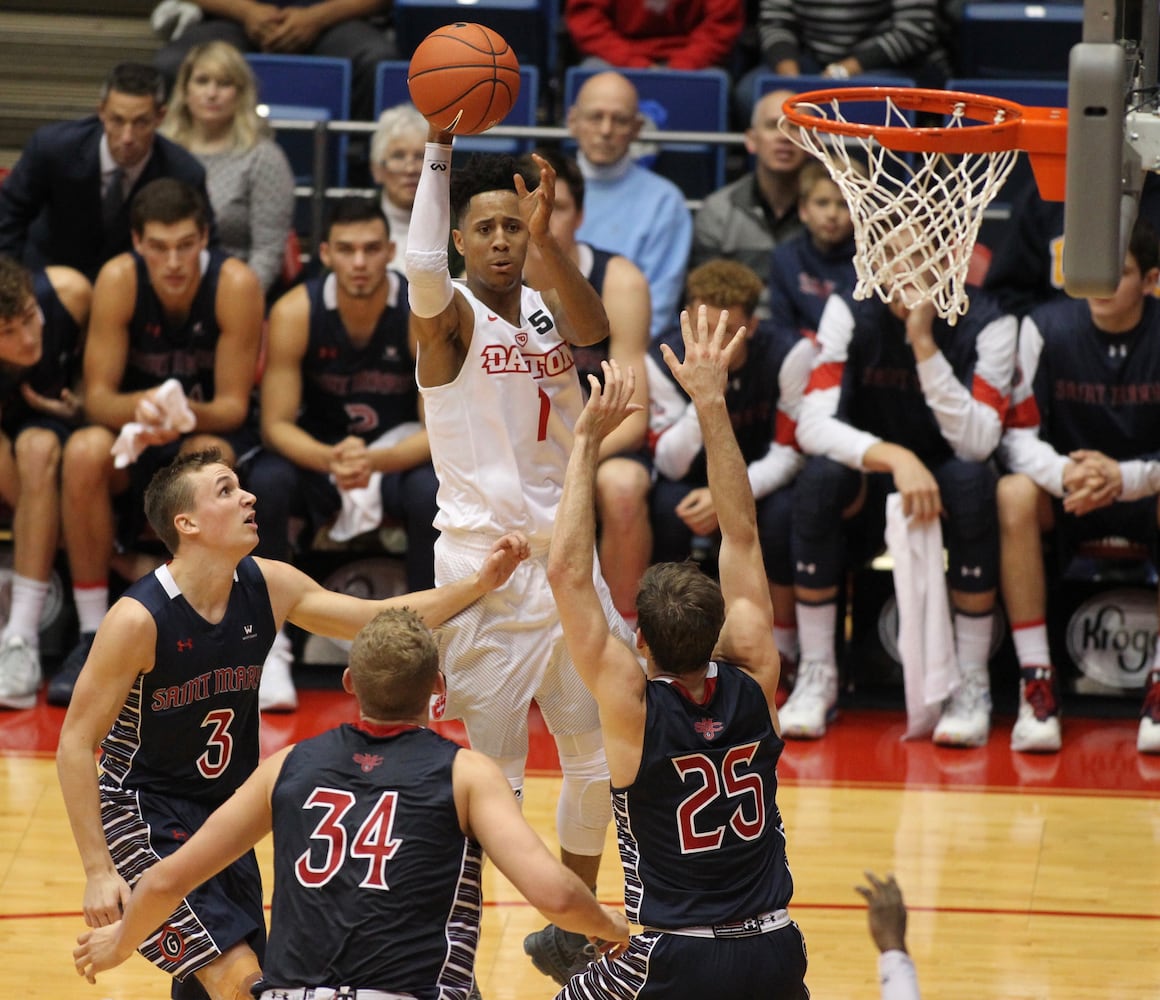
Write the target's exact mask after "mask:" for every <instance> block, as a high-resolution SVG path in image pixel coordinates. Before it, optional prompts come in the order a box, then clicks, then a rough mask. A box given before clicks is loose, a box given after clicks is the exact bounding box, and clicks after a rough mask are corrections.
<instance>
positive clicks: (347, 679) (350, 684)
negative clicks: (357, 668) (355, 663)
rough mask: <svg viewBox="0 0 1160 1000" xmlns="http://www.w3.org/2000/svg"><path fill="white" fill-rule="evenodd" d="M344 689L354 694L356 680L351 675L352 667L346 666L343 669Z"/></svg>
mask: <svg viewBox="0 0 1160 1000" xmlns="http://www.w3.org/2000/svg"><path fill="white" fill-rule="evenodd" d="M342 689H343V690H344V691H345V692H346V693H347V694H354V681H353V680H352V679H351V676H350V667H346V668H345V669H344V670H343V671H342Z"/></svg>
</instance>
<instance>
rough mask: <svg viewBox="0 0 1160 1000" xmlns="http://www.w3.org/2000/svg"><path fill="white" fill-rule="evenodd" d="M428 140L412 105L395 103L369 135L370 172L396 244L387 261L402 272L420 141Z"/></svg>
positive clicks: (420, 165) (420, 158) (423, 121)
mask: <svg viewBox="0 0 1160 1000" xmlns="http://www.w3.org/2000/svg"><path fill="white" fill-rule="evenodd" d="M426 141H427V119H426V118H424V117H423V116H422V115H421V114H419V112H418V111H416V110H415V107H414V105H411V104H397V105H395V106H394V107H393V108H387V110H386V111H384V112H383V113H382V114H381V115H379V127H378V128H377V129H375V134H374V135H373V136H372V137H371V174H372V175H373V176H374V179H375V183H376V184H379V185H381V186H382V189H383V193H382V207H383V215H385V216H386V218H387V226H388V228H389V229H390V232H391V242H392V243H394V244H395V255H394V257H392V258H391V263H390V264H389V265H388V266H389V267H391V268H393V269H394V270H396V271H398V272H399V273H400V274H402V273H403V269H404V264H403V262H404V260H405V259H406V254H407V232H408V230H410V228H411V209H412V208H413V207H414V204H415V192H416V191H417V190H418V188H419V174H420V173H422V171H423V144H424V143H425V142H426Z"/></svg>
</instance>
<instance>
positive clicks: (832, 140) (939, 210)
mask: <svg viewBox="0 0 1160 1000" xmlns="http://www.w3.org/2000/svg"><path fill="white" fill-rule="evenodd" d="M867 104H869V105H875V104H876V105H878V106H879V107H878V108H877V109H875V108H873V107H871V108H869V109H867V108H866V107H864V105H867ZM855 105H857V106H858V107H853V106H855ZM783 111H784V115H783V117H782V119H781V122H780V128H781V130H782V132H783V133H784V134H785V135H786V136H787V137H788V138H790V139H791V140H793V142H795V143H796V144H797V145H799V146H801V147H802V148H803V149H804V150H806V151H807V152H808V153H811V154H813V155H814V156H816V157H818V158H819V159H820V160H821V161H822V162H823V163H824V164H825V165H826V168H827V169H828V170H829V173H830V177H831V178H832V179H833V181H834V183H835V184H836V185H837V186H838V187H839V188H840V189H841V191H842V194H843V195H844V196H845V198H846V204H847V205H848V206H849V208H850V217H851V219H852V220H853V223H854V243H855V246H856V250H855V253H854V269H855V272H856V274H857V278H858V281H857V285H856V286H855V288H854V295H855V297H857V298H868V297H869V296H870V295H871V294H877V295H878V297H879V298H881V299H882V300H883V301H884V302H888V301H890V299H891V297H892V296H893V295H895V294H898V295H900V296H901V297H902V300H903V302H904V303H905V304H906V305H907V306H908V307H910V308H913V307H914V306H916V305H918V304H919V303H921V302H926V301H929V302H931V303H933V305H934V308H935V311H936V312H937V313H938V315H939V316H941V317H943V319H945V320H947V321H948V322H950V323H952V324H953V323H954V322H955V321H956V320H957V319H958V317H959V316H961V315H963V314H964V313H965V312H966V311H967V284H966V278H967V271H968V268H969V267H970V263H971V253H972V251H973V250H974V247H975V241H976V240H977V239H978V236H979V227H980V226H981V225H982V223H983V213H984V211H985V210H986V208H987V206H988V205H989V204H990V203H991V200H992V199H993V198H994V197H995V195H996V193H998V191H999V188H1001V187H1002V186H1003V182H1004V181H1005V180H1006V179H1007V175H1008V174H1010V172H1011V168H1012V167H1013V166H1014V165H1015V158H1016V157H1017V156H1018V152H1019V150H1021V149H1022V150H1025V151H1027V152H1028V153H1029V154H1030V156H1031V165H1032V170H1033V171H1034V173H1035V180H1036V183H1037V184H1038V185H1039V190H1040V193H1041V194H1042V195H1043V197H1044V198H1045V199H1047V200H1050V201H1061V200H1062V199H1063V181H1064V171H1065V160H1066V147H1067V111H1066V110H1065V109H1062V108H1029V107H1025V106H1024V105H1022V104H1018V103H1016V102H1014V101H1008V100H1003V99H1001V98H997V97H986V96H983V95H980V94H967V93H961V92H959V91H952V90H924V89H921V88H910V87H841V88H836V89H834V90H814V91H809V92H808V93H804V94H797V95H796V96H794V97H791V98H789V99H788V100H786V102H785V105H784V107H783ZM866 111H869V112H870V114H868V115H866V117H868V118H871V119H872V120H874V121H875V124H862V123H861V122H859V121H850V120H849V119H850V118H851V117H854V116H855V112H856V113H857V117H863V114H864V113H865V112H866ZM908 113H909V114H908ZM916 114H922V115H926V116H930V115H941V116H943V119H944V121H945V124H944V125H943V126H940V127H926V126H921V125H917V124H915V119H914V115H916ZM879 119H880V120H881V122H880V124H879V123H878V120H879ZM972 122H973V123H976V124H971V123H972ZM852 154H853V155H852ZM859 155H860V156H861V157H862V158H864V160H865V164H864V166H865V171H863V170H862V169H860V168H859V163H858V157H859Z"/></svg>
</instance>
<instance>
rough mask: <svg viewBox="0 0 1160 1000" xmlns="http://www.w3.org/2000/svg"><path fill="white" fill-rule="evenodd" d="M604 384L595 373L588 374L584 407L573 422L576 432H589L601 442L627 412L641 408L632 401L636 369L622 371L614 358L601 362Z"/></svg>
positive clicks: (617, 425)
mask: <svg viewBox="0 0 1160 1000" xmlns="http://www.w3.org/2000/svg"><path fill="white" fill-rule="evenodd" d="M600 367H601V369H602V370H603V372H604V385H603V386H602V385H601V384H600V379H598V378H597V377H596V376H595V375H589V376H588V385H589V387H590V389H591V390H592V394H591V395H590V396H589V397H588V402H587V403H586V404H585V405H584V410H583V412H582V413H581V414H580V417H579V418H578V419H577V421H576V428H575V433H576V434H578V435H579V434H591V435H592V436H593V437H594V438H595V439H596V440H597V441H601V440H603V439H604V438H606V437H607V436H608V435H609V434H611V433H612V432H613V431H614V430H616V428H617V427H619V426H620V425H621V423H622V422H623V421H624V418H625V417H627V416H628V415H629V414H630V413H637V412H639V411H640V410H643V409H644V407H643V406H641V405H640V403H634V402H633V401H632V394H633V391H634V390H635V389H636V372H635V371H634V370H633V369H632V368H627V369H624V370H622V369H621V367H620V365H619V364H618V363H617V362H616V361H602V362H600Z"/></svg>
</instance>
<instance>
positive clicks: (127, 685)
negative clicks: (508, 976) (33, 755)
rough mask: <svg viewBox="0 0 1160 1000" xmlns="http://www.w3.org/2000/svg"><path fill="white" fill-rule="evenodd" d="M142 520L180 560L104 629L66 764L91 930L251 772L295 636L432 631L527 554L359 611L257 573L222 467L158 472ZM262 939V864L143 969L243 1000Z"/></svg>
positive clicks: (247, 500) (286, 578) (224, 883)
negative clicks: (273, 669) (281, 653)
mask: <svg viewBox="0 0 1160 1000" xmlns="http://www.w3.org/2000/svg"><path fill="white" fill-rule="evenodd" d="M145 505H146V511H147V513H148V515H149V520H150V523H151V524H152V525H153V527H154V529H155V530H156V531H157V534H158V535H159V537H161V539H162V540H163V541H164V542H165V544H166V546H167V547H168V548H169V550H170V551H171V552H172V553H173V559H172V561H170V562H169V563H167V564H166V565H164V566H161V567H159V568H158V569H157V570H155V571H154V572H153V573H150V574H149V575H147V576H145V577H143V578H142V579H141V580H139V581H138V582H137V583H135V584H133V585H132V586H131V587H130V588H129V590H128V591H126V593H125V595H124V596H123V597H122V598H121V599H120V600H119V601H117V603H116V604H115V605H114V606H113V607H112V608H111V609H110V610H109V613H108V614H107V615H106V616H105V619H104V621H103V622H102V623H101V626H100V628H99V629H98V630H97V634H96V638H95V640H94V642H93V646H92V650H91V651H90V653H89V656H88V659H87V660H86V662H85V665H84V668H83V669H82V670H81V674H80V677H79V678H78V679H77V684H76V697H75V698H74V699H73V700H72V702H71V704H70V706H69V711H68V714H67V715H66V717H65V720H64V726H63V727H62V729H61V736H60V745H59V747H58V749H57V771H58V775H59V779H60V785H61V791H62V792H63V793H64V800H65V806H66V809H67V811H68V816H69V823H70V825H71V827H72V832H73V837H74V838H75V840H76V844H77V847H78V849H79V851H80V855H81V861H82V863H83V865H84V869H85V875H86V880H87V881H86V885H85V897H84V914H85V922H86V923H88V924H89V926H91V927H100V926H103V925H106V924H109V923H112V922H114V921H116V920H117V919H118V918H119V917H120V916H121V910H122V907H123V906H124V905H125V904H126V903H127V902H128V898H129V887H130V885H131V884H132V883H133V882H135V881H136V880H137V879H138V878H139V877H140V875H141V874H142V872H144V871H145V870H146V869H148V868H149V867H150V866H151V865H152V864H154V863H155V862H156V861H157V860H158V859H159V858H161V857H164V856H165V855H168V854H171V853H172V852H173V851H174V850H176V849H177V848H178V847H179V846H180V844H181V843H183V842H184V841H186V840H188V839H189V837H190V836H191V835H192V834H193V832H194V831H195V830H197V829H198V828H199V827H200V826H201V825H202V823H204V822H205V819H206V817H208V816H209V814H210V813H211V812H212V811H213V810H214V809H215V808H216V807H217V806H219V805H221V803H222V802H224V801H225V800H226V799H227V798H229V796H230V795H231V794H232V793H233V792H234V791H235V790H236V789H237V788H238V787H239V786H240V785H241V783H242V782H243V781H244V780H245V779H246V778H247V777H249V775H250V774H251V773H252V772H253V770H254V768H255V767H256V766H257V764H258V750H259V747H258V684H259V678H260V675H261V670H262V663H263V661H264V660H265V658H266V654H267V652H268V650H269V648H270V645H271V643H272V642H273V641H274V636H275V634H276V633H277V630H278V629H279V628H280V627H281V625H282V623H283V622H284V621H292V622H294V623H295V624H297V625H299V626H301V627H302V628H305V629H307V630H308V631H311V632H317V633H319V634H323V635H328V636H331V637H333V638H340V639H353V638H354V637H355V635H356V634H357V632H358V630H359V629H360V628H362V626H363V625H365V624H366V623H367V622H368V621H370V619H371V618H373V617H374V616H375V615H376V614H377V613H378V612H379V611H381V610H384V609H385V608H388V607H401V606H408V607H411V608H413V609H414V610H415V611H416V612H417V613H418V614H420V615H421V617H422V618H423V620H424V621H425V622H427V623H428V624H429V625H432V626H434V625H438V624H440V623H441V622H443V621H445V620H446V619H448V618H449V617H451V616H452V615H454V614H455V613H456V612H458V611H460V610H462V609H463V608H464V607H466V606H467V605H468V604H470V603H471V602H472V601H474V600H476V599H477V598H478V597H480V596H482V594H483V593H484V592H485V591H488V590H491V589H492V588H494V587H495V586H498V585H499V584H500V583H501V582H503V581H504V580H506V579H507V578H508V577H509V576H510V575H511V572H512V570H513V569H514V568H515V566H516V564H517V563H519V561H520V559H521V558H522V557H523V556H524V555H526V552H527V547H526V543H525V542H524V540H523V539H522V538H521V537H520V536H516V535H509V536H505V537H504V538H502V539H500V540H499V541H498V542H497V543H496V545H495V546H494V547H493V548H492V550H491V552H490V554H488V555H487V556H486V558H483V559H481V562H482V568H481V569H480V570H479V571H478V572H477V573H474V574H470V575H469V574H465V575H464V578H463V579H461V580H459V581H457V582H455V583H451V584H449V585H448V586H446V587H442V588H439V589H437V590H429V591H425V592H423V593H419V594H412V595H410V596H403V597H396V598H391V599H389V600H387V601H366V600H360V599H358V598H355V597H350V596H348V595H345V594H340V593H335V592H333V591H329V590H325V589H324V588H323V587H322V586H320V585H319V584H318V583H316V582H315V581H314V580H312V579H310V577H308V576H306V575H305V574H304V573H302V572H300V571H299V570H297V569H295V568H293V567H292V566H290V565H288V564H286V563H281V562H275V561H271V560H266V559H254V558H253V557H251V556H250V555H249V553H250V552H251V551H252V550H253V548H254V546H255V545H256V544H257V541H258V531H257V523H256V517H255V511H254V496H253V494H251V493H247V492H246V491H245V490H243V489H241V488H240V487H239V485H238V480H237V477H236V476H235V474H234V473H233V471H232V470H231V469H230V468H229V467H228V466H226V465H224V464H223V463H222V461H221V459H220V456H219V455H218V454H217V453H216V452H213V451H209V452H194V453H190V454H187V455H184V456H181V457H180V458H178V459H176V460H175V461H174V462H172V463H171V464H169V465H168V466H165V467H164V468H163V469H162V470H160V471H159V472H158V473H157V474H156V475H155V477H154V479H153V480H152V481H151V482H150V485H149V487H148V489H147V491H146V497H145ZM98 747H99V748H100V749H101V751H102V754H103V756H102V762H101V773H100V775H99V776H98V773H97V768H96V766H95V765H94V760H93V755H94V753H95V752H96V750H97V749H98ZM153 929H156V928H151V930H153ZM264 939H265V919H264V916H263V913H262V889H261V882H260V879H259V876H258V869H257V864H256V861H255V860H254V856H253V854H252V853H251V854H248V855H246V856H245V857H243V858H241V859H240V860H238V861H237V862H235V863H234V864H233V865H231V866H230V868H229V869H228V870H227V871H226V872H224V873H223V874H222V875H221V876H219V877H217V878H215V879H213V880H212V881H210V882H209V883H207V884H206V885H204V886H201V887H200V888H198V889H197V890H195V891H194V892H192V893H191V894H190V895H189V897H188V898H187V899H186V900H185V901H184V902H183V903H182V904H181V905H180V906H179V907H178V909H177V910H176V911H175V912H174V913H173V914H172V915H171V916H170V919H169V920H168V921H166V923H165V926H164V927H163V928H162V929H161V930H159V931H158V932H157V933H155V934H153V935H152V937H150V938H149V939H148V940H147V941H146V942H145V944H144V945H142V954H144V955H145V956H146V957H147V958H149V959H150V960H151V961H153V962H154V963H155V964H156V965H158V966H159V967H160V968H162V969H163V970H165V971H166V972H168V973H170V974H171V975H173V976H175V977H176V978H177V979H178V980H180V982H178V983H175V984H174V990H173V995H174V996H175V997H178V998H185V997H198V998H201V997H204V996H206V995H207V994H208V996H209V997H211V998H212V1000H236V998H241V997H248V996H249V993H248V990H249V987H250V985H251V984H252V983H253V982H254V981H255V980H256V979H257V977H258V974H259V955H260V954H261V951H262V948H263V944H264ZM199 984H200V985H199ZM203 987H204V989H203Z"/></svg>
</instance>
